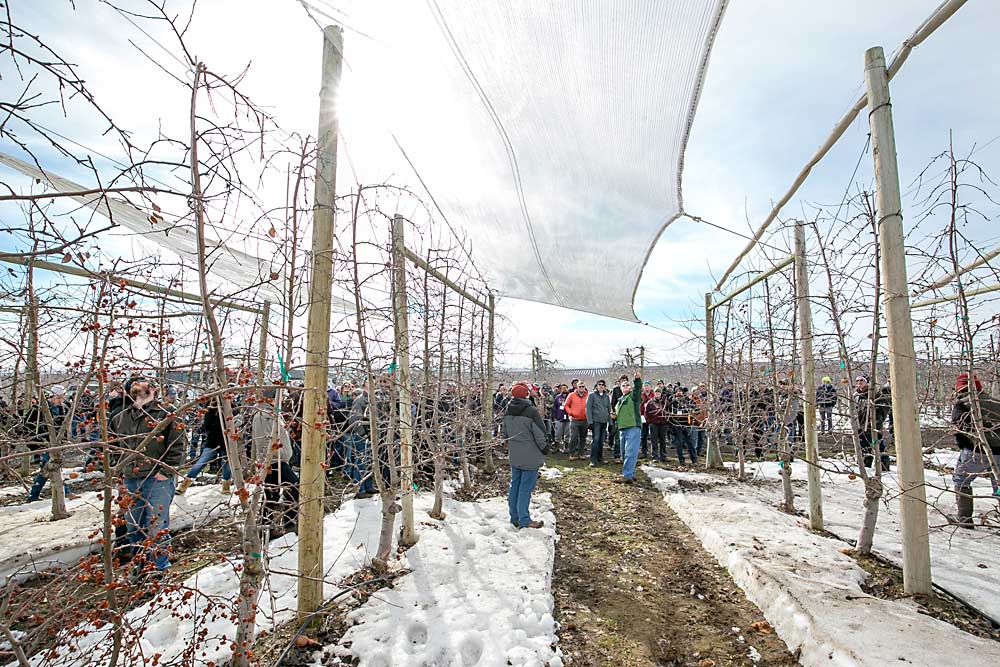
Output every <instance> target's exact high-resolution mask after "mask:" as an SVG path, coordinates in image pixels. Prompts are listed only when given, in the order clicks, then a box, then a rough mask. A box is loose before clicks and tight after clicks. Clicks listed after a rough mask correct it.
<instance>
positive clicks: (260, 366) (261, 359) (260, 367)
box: [257, 301, 271, 384]
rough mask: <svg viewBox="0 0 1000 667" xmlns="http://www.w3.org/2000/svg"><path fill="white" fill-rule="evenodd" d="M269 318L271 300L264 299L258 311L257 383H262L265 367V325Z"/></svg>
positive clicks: (266, 325)
mask: <svg viewBox="0 0 1000 667" xmlns="http://www.w3.org/2000/svg"><path fill="white" fill-rule="evenodd" d="M270 319H271V302H270V301H265V302H264V308H263V309H262V310H261V311H260V345H259V346H258V348H257V384H264V369H265V368H267V327H268V320H270Z"/></svg>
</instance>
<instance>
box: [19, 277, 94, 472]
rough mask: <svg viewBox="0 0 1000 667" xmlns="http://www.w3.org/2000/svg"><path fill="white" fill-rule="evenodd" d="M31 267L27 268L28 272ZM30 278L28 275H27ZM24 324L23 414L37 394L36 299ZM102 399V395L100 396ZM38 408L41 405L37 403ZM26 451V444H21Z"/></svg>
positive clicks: (24, 460) (25, 460)
mask: <svg viewBox="0 0 1000 667" xmlns="http://www.w3.org/2000/svg"><path fill="white" fill-rule="evenodd" d="M30 271H31V269H30V268H29V272H30ZM29 278H30V276H29ZM26 315H27V316H26V317H25V320H24V321H25V326H26V327H27V329H28V362H27V364H26V366H27V367H26V368H25V373H24V414H28V411H29V410H31V401H32V400H34V399H36V398H37V396H38V382H39V375H38V299H37V298H32V299H31V300H30V301H29V302H28V307H27V310H26ZM101 398H102V400H103V397H101ZM39 409H41V406H40V405H39ZM22 451H25V452H27V446H26V445H23V446H22ZM20 463H21V470H20V472H21V475H22V476H24V477H27V476H28V475H29V474H30V473H31V454H29V453H25V455H24V456H22V457H21V462H20Z"/></svg>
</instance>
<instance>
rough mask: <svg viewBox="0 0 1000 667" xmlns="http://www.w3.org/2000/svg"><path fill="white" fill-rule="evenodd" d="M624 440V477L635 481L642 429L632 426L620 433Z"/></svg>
mask: <svg viewBox="0 0 1000 667" xmlns="http://www.w3.org/2000/svg"><path fill="white" fill-rule="evenodd" d="M619 433H620V436H621V439H622V452H623V453H624V454H625V463H624V464H623V465H622V477H624V478H625V479H635V462H636V461H637V460H638V458H639V441H640V439H641V437H642V427H640V426H632V427H630V428H623V429H621V431H620V432H619Z"/></svg>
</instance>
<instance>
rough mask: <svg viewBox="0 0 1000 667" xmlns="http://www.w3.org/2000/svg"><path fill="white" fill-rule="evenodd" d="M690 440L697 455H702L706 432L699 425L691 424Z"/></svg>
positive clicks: (705, 442) (706, 441)
mask: <svg viewBox="0 0 1000 667" xmlns="http://www.w3.org/2000/svg"><path fill="white" fill-rule="evenodd" d="M691 440H692V441H693V442H694V451H695V452H697V453H698V456H704V455H705V447H706V446H707V444H708V432H707V431H706V430H705V429H703V428H701V427H700V426H692V427H691Z"/></svg>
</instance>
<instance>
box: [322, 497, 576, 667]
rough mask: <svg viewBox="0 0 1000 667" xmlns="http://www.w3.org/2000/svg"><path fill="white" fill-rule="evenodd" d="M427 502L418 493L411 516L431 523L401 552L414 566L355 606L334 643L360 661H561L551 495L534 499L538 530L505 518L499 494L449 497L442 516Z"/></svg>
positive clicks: (368, 665) (402, 666) (370, 665)
mask: <svg viewBox="0 0 1000 667" xmlns="http://www.w3.org/2000/svg"><path fill="white" fill-rule="evenodd" d="M432 501H433V498H431V497H429V496H418V497H417V498H416V502H415V509H416V512H417V521H418V522H420V523H421V524H422V525H427V524H429V523H431V524H432V525H433V526H434V529H424V530H421V531H420V540H419V541H418V542H417V544H416V545H415V546H413V547H411V548H410V549H409V550H408V551H406V553H405V555H404V563H403V566H404V567H406V568H408V569H411V570H412V572H411V573H410V574H407V575H406V576H404V577H402V578H401V579H398V580H397V581H396V582H395V585H394V587H393V588H391V589H386V590H383V591H380V592H379V593H378V594H376V595H373V596H372V597H371V598H369V600H368V601H367V602H366V603H365V604H364V605H363V606H362V607H360V608H358V609H356V610H354V611H352V612H351V614H350V616H349V620H351V621H352V622H353V623H354V624H355V625H353V626H352V627H351V628H350V629H349V630H348V631H347V633H346V634H345V635H344V637H343V638H342V640H341V643H340V645H338V646H337V647H335V648H334V649H333V650H334V651H335V652H336V653H337V654H338V655H340V656H341V657H343V658H349V657H350V656H354V657H356V658H357V659H358V660H359V663H358V664H359V666H360V667H385V666H389V665H391V666H392V667H408V666H411V665H412V666H414V667H415V666H417V665H435V666H437V665H440V666H441V667H448V666H451V665H455V666H461V665H476V666H477V667H493V666H496V667H504V666H506V665H534V666H538V667H541V666H542V665H549V666H550V667H558V666H559V665H561V664H562V658H561V654H560V653H559V651H558V649H555V648H553V646H554V644H555V643H556V634H555V629H556V626H555V621H554V620H553V616H552V610H553V599H552V593H551V582H552V563H553V559H554V557H555V541H556V531H555V516H554V515H553V514H552V501H551V498H550V496H549V494H547V493H541V494H536V495H535V496H534V497H533V498H532V501H533V503H532V504H533V507H532V517H533V518H535V519H542V520H543V521H544V522H545V526H544V527H543V528H541V529H538V530H534V529H524V530H517V529H516V528H514V527H513V526H511V525H510V521H509V517H508V510H507V502H506V500H505V499H503V498H490V499H487V500H483V501H480V502H476V503H460V502H456V501H453V500H451V499H446V500H445V506H444V509H445V512H446V513H447V515H448V518H447V519H446V520H445V521H443V522H433V521H432V520H431V519H430V518H429V517H427V515H426V513H427V512H428V511H429V510H430V508H431V504H432ZM345 644H346V645H349V646H345Z"/></svg>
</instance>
